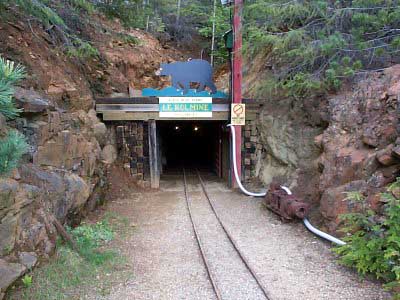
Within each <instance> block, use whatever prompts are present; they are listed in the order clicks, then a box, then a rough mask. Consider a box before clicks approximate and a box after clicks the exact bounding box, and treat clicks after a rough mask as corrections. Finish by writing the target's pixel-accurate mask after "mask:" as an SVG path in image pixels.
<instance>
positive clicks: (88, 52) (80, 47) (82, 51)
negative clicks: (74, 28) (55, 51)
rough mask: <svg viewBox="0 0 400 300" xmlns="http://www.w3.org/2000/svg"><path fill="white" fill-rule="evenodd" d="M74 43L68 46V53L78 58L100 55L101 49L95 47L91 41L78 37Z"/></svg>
mask: <svg viewBox="0 0 400 300" xmlns="http://www.w3.org/2000/svg"><path fill="white" fill-rule="evenodd" d="M73 44H74V45H72V46H69V47H67V55H68V56H69V57H76V58H81V59H85V58H96V57H98V56H99V50H97V49H96V48H95V47H93V46H92V45H91V44H90V43H88V42H84V41H82V40H81V39H78V38H76V39H75V41H74V43H73Z"/></svg>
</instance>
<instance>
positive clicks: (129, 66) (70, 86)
mask: <svg viewBox="0 0 400 300" xmlns="http://www.w3.org/2000/svg"><path fill="white" fill-rule="evenodd" d="M54 3H56V4H59V5H58V6H57V7H56V9H54V10H52V12H53V13H54V14H56V15H57V16H59V17H60V18H62V19H63V20H64V21H65V26H66V27H64V28H60V27H59V26H58V25H57V24H46V23H45V22H44V20H43V19H40V18H38V17H35V16H34V15H32V14H30V13H29V12H26V11H25V10H22V9H21V8H20V7H18V6H16V5H9V6H7V7H6V8H5V9H4V10H2V11H1V14H2V18H1V19H0V40H1V41H2V42H1V43H0V55H1V56H2V57H4V58H6V59H8V60H12V61H15V62H16V63H19V64H21V65H23V66H25V68H26V72H27V78H26V79H25V80H24V81H23V82H22V83H21V86H20V87H18V88H17V89H16V93H15V99H16V101H17V104H18V106H19V107H21V108H23V109H24V110H23V112H22V114H21V115H20V117H18V118H16V119H15V120H12V121H10V122H8V123H7V124H5V123H3V119H1V120H2V123H1V125H2V130H1V131H2V132H4V131H6V130H7V128H16V129H18V130H20V131H21V132H23V133H24V135H25V136H26V137H27V139H28V142H29V153H28V154H27V155H25V157H24V159H23V163H22V165H21V166H20V168H19V169H18V170H16V171H15V172H14V173H13V174H12V175H11V176H9V177H8V178H0V299H1V298H2V295H3V293H4V291H5V290H6V289H7V287H8V286H9V285H10V284H12V282H13V281H14V280H15V279H16V278H18V277H19V276H21V274H23V273H24V272H25V271H26V270H27V269H28V268H30V267H32V266H28V265H26V262H25V261H23V259H22V257H26V255H28V256H29V257H31V258H32V261H33V265H34V264H35V263H36V262H37V258H40V257H48V256H49V255H51V254H52V253H53V251H54V247H55V240H56V237H57V230H56V228H55V227H54V222H53V218H57V219H58V220H59V221H61V222H63V223H64V222H69V223H70V222H74V221H75V220H79V219H80V218H81V216H82V215H84V214H85V212H86V211H88V210H90V209H92V208H93V207H94V206H95V205H96V204H97V203H99V202H102V201H104V198H103V192H104V190H105V189H106V187H107V184H106V182H107V181H106V176H107V173H108V169H109V167H110V166H111V165H112V163H113V162H114V160H115V156H116V150H115V146H114V143H115V141H114V138H113V135H112V133H111V132H110V131H109V130H108V129H107V128H106V126H105V125H104V124H103V123H101V122H100V120H99V119H98V118H97V117H96V113H95V111H94V110H93V104H94V97H96V96H104V95H113V94H114V95H115V94H120V93H127V91H128V87H129V86H131V87H132V88H133V89H141V88H143V87H158V86H159V85H160V84H161V85H162V84H163V83H162V82H161V83H160V79H159V78H158V77H156V76H155V74H154V72H155V71H156V70H157V69H158V68H159V64H160V63H161V62H165V61H170V60H172V59H174V58H175V59H177V58H179V57H180V55H179V54H177V51H176V50H174V49H171V48H168V49H164V48H163V47H162V45H161V44H160V43H159V41H158V40H157V39H155V38H153V37H152V36H151V35H149V34H147V33H145V32H143V31H140V30H127V29H124V28H123V27H122V26H121V25H120V24H119V23H118V21H115V20H114V21H109V20H107V19H106V18H105V17H103V16H102V15H100V14H97V13H91V14H88V13H87V12H85V11H81V10H77V9H76V8H74V7H71V6H68V5H66V4H65V3H66V2H63V1H61V2H57V1H56V2H54V1H53V4H54ZM27 253H28V254H27Z"/></svg>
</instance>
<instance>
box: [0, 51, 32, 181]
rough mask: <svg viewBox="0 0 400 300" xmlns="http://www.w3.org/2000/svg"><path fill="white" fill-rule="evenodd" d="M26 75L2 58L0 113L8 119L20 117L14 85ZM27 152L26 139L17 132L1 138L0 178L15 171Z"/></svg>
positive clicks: (0, 63)
mask: <svg viewBox="0 0 400 300" xmlns="http://www.w3.org/2000/svg"><path fill="white" fill-rule="evenodd" d="M24 75H25V72H24V68H23V67H22V66H20V65H15V64H14V62H12V61H9V60H6V59H4V58H2V57H0V113H1V114H3V115H4V116H5V117H6V118H7V119H12V118H15V117H17V116H18V114H19V112H20V110H19V109H17V108H16V107H15V104H14V101H13V94H14V89H13V85H14V84H15V83H17V82H18V81H19V80H21V79H22V78H23V77H24ZM26 150H27V144H26V141H25V138H24V136H23V135H22V134H20V133H19V132H18V131H16V130H9V131H8V133H7V134H6V136H5V137H3V138H0V176H1V175H5V174H8V173H9V172H10V171H12V170H13V169H15V168H16V167H17V165H18V161H19V160H20V159H21V157H22V155H23V154H24V153H25V152H26Z"/></svg>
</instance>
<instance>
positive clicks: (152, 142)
mask: <svg viewBox="0 0 400 300" xmlns="http://www.w3.org/2000/svg"><path fill="white" fill-rule="evenodd" d="M148 134H149V160H150V186H151V188H152V189H158V188H159V187H160V164H159V162H158V160H159V155H158V151H159V149H158V141H157V127H156V120H149V131H148Z"/></svg>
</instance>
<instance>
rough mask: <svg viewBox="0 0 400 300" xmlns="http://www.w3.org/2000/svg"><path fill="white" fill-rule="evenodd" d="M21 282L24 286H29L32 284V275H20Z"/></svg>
mask: <svg viewBox="0 0 400 300" xmlns="http://www.w3.org/2000/svg"><path fill="white" fill-rule="evenodd" d="M22 283H23V284H24V286H25V287H27V288H28V287H30V286H31V285H32V275H28V274H26V275H25V276H24V277H22Z"/></svg>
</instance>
